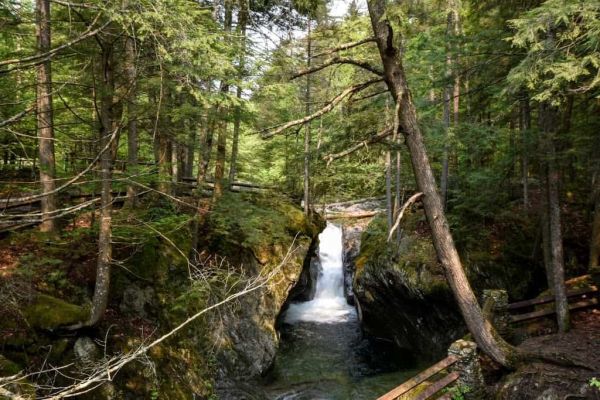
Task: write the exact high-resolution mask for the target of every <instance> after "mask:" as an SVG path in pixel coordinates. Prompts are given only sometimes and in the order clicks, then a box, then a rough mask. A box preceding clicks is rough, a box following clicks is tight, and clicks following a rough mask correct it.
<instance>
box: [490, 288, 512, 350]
mask: <svg viewBox="0 0 600 400" xmlns="http://www.w3.org/2000/svg"><path fill="white" fill-rule="evenodd" d="M483 312H484V314H485V316H486V318H487V319H488V320H489V321H490V322H491V323H492V325H493V326H494V328H496V331H497V332H498V333H499V334H500V335H501V336H502V337H504V338H505V339H507V340H510V338H511V336H512V329H511V326H510V314H509V312H508V293H507V292H506V290H503V289H486V290H484V291H483Z"/></svg>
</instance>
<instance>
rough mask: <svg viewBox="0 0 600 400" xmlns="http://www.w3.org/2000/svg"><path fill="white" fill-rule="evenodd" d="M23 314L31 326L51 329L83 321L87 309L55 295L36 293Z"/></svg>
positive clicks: (86, 314) (87, 313) (85, 317)
mask: <svg viewBox="0 0 600 400" xmlns="http://www.w3.org/2000/svg"><path fill="white" fill-rule="evenodd" d="M23 315H24V316H25V319H26V320H27V322H28V324H29V325H30V326H31V327H33V328H42V329H48V330H53V329H56V328H58V327H60V326H65V325H72V324H75V323H77V322H81V321H85V320H86V319H87V318H88V315H89V310H88V309H87V308H84V307H80V306H77V305H75V304H70V303H67V302H66V301H63V300H60V299H57V298H56V297H52V296H48V295H44V294H38V295H37V296H36V298H35V300H34V301H33V303H31V304H30V305H28V306H27V307H25V309H24V310H23Z"/></svg>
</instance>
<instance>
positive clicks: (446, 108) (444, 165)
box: [440, 86, 451, 209]
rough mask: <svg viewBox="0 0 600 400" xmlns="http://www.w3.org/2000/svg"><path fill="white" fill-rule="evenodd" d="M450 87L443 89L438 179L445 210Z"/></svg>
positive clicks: (448, 151)
mask: <svg viewBox="0 0 600 400" xmlns="http://www.w3.org/2000/svg"><path fill="white" fill-rule="evenodd" d="M450 89H451V88H450V87H448V86H447V87H446V88H445V89H444V154H443V155H442V176H441V179H440V191H441V196H442V204H443V206H444V209H446V200H447V197H448V175H449V170H450V167H449V162H450V160H449V159H450V145H449V143H448V141H449V140H450Z"/></svg>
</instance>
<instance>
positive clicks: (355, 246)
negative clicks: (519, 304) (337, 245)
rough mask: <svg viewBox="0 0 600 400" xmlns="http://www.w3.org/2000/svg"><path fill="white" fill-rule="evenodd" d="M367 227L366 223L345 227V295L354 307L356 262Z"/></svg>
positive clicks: (361, 222)
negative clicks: (363, 233)
mask: <svg viewBox="0 0 600 400" xmlns="http://www.w3.org/2000/svg"><path fill="white" fill-rule="evenodd" d="M366 225H367V224H366V221H358V222H354V223H348V224H346V225H344V256H343V260H344V294H345V296H346V300H347V301H348V303H349V304H352V305H354V288H353V281H354V272H355V270H356V268H355V261H356V257H358V254H359V253H360V237H361V235H362V232H363V230H364V229H365V228H366Z"/></svg>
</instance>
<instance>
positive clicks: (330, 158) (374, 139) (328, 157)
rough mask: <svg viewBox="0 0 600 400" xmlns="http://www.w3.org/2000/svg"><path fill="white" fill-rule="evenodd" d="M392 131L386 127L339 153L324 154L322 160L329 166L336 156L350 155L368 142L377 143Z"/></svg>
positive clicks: (368, 143)
mask: <svg viewBox="0 0 600 400" xmlns="http://www.w3.org/2000/svg"><path fill="white" fill-rule="evenodd" d="M392 132H393V130H392V128H386V129H385V130H384V131H383V132H379V133H378V134H376V135H373V136H371V137H370V138H368V139H366V140H363V141H362V142H360V143H357V144H355V145H354V146H352V147H350V148H348V149H346V150H344V151H342V152H340V153H336V154H328V155H326V156H324V157H323V160H325V161H327V166H329V164H331V163H332V162H333V160H337V159H338V158H342V157H346V156H347V155H350V154H352V153H354V152H355V151H357V150H360V149H362V148H363V147H367V146H368V145H370V144H373V143H378V142H380V141H382V140H383V139H385V138H386V137H388V136H390V135H391V134H392Z"/></svg>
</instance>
